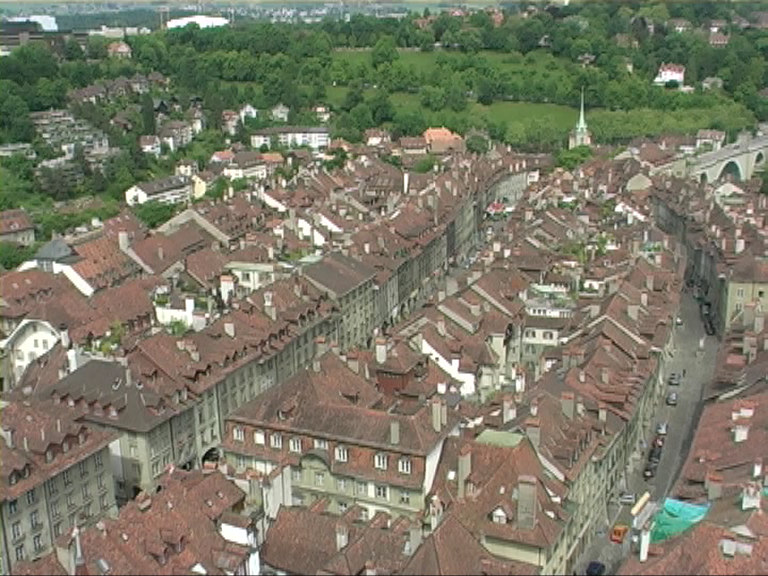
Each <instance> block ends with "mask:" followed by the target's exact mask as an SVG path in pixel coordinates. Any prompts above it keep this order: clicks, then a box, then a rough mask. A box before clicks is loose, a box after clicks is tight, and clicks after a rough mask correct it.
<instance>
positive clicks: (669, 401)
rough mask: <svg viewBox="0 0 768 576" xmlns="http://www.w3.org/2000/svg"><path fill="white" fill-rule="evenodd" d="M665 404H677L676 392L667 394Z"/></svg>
mask: <svg viewBox="0 0 768 576" xmlns="http://www.w3.org/2000/svg"><path fill="white" fill-rule="evenodd" d="M667 406H677V392H670V393H669V394H667Z"/></svg>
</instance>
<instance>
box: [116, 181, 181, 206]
mask: <svg viewBox="0 0 768 576" xmlns="http://www.w3.org/2000/svg"><path fill="white" fill-rule="evenodd" d="M191 198H192V186H191V183H190V179H189V178H188V177H186V176H167V177H165V178H159V179H158V180H152V181H149V182H140V183H138V184H135V185H133V186H131V187H130V188H128V190H126V191H125V202H126V203H127V204H128V206H134V205H135V204H144V203H145V202H150V201H153V202H162V203H163V204H178V203H181V202H189V201H190V200H191Z"/></svg>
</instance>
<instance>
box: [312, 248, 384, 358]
mask: <svg viewBox="0 0 768 576" xmlns="http://www.w3.org/2000/svg"><path fill="white" fill-rule="evenodd" d="M303 275H304V278H306V279H307V280H309V282H311V283H312V284H313V285H314V286H315V287H316V288H317V289H318V290H322V291H324V292H326V293H327V294H328V295H329V296H330V297H331V298H332V299H333V300H334V302H335V303H336V304H337V305H338V307H339V311H340V319H339V324H338V327H337V333H336V335H335V338H334V340H335V341H336V342H337V343H338V344H339V346H340V347H341V348H342V349H343V350H346V349H347V348H349V347H351V346H355V345H358V344H362V343H366V341H368V342H370V341H372V338H373V329H374V321H375V298H374V293H373V292H374V290H373V281H374V277H375V275H376V272H375V270H374V269H372V268H370V267H369V266H367V265H365V264H363V263H362V262H358V261H356V260H353V259H352V258H349V257H348V256H344V255H343V254H340V253H338V252H333V253H331V254H327V255H326V256H324V257H323V259H322V260H320V261H319V262H316V263H315V264H311V265H309V266H307V267H306V268H304V270H303Z"/></svg>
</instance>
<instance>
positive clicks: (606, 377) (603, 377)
mask: <svg viewBox="0 0 768 576" xmlns="http://www.w3.org/2000/svg"><path fill="white" fill-rule="evenodd" d="M600 381H601V382H602V383H603V384H608V383H610V381H611V374H610V372H608V368H605V367H603V368H601V369H600Z"/></svg>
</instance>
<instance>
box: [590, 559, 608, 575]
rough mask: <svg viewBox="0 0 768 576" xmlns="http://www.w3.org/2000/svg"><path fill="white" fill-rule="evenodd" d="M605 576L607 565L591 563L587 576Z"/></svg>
mask: <svg viewBox="0 0 768 576" xmlns="http://www.w3.org/2000/svg"><path fill="white" fill-rule="evenodd" d="M603 574H605V564H603V563H602V562H594V561H593V562H590V563H589V566H587V576H603Z"/></svg>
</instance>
